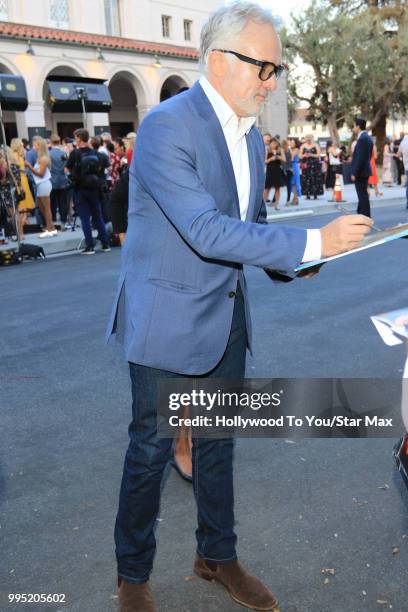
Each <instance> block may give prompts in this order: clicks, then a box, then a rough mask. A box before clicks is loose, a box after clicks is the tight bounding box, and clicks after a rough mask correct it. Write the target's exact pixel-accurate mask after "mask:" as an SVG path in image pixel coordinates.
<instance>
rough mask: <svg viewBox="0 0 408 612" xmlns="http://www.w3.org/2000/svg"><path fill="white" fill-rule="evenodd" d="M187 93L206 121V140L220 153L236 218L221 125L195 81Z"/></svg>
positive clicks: (236, 200)
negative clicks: (213, 143)
mask: <svg viewBox="0 0 408 612" xmlns="http://www.w3.org/2000/svg"><path fill="white" fill-rule="evenodd" d="M189 93H190V94H191V97H192V99H193V101H194V103H195V105H196V107H197V109H198V111H199V113H200V115H201V116H202V117H203V119H205V120H206V122H207V126H206V133H207V135H208V138H209V139H211V140H213V142H215V144H216V148H217V150H218V151H219V152H220V158H221V162H222V164H223V167H224V169H225V176H226V179H227V181H228V182H229V184H230V187H231V191H232V194H233V200H234V208H235V212H236V214H237V216H238V217H240V216H241V213H240V209H239V197H238V190H237V183H236V180H235V174H234V168H233V167H232V161H231V155H230V152H229V150H228V145H227V142H226V140H225V136H224V132H223V129H222V127H221V124H220V122H219V120H218V117H217V115H216V114H215V111H214V109H213V107H212V104H211V102H210V101H209V99H208V98H207V96H206V95H205V93H204V91H203V89H202V87H201V85H200V84H199V82H198V81H197V82H196V83H195V84H194V85H193V87H192V88H191V89H190V91H189Z"/></svg>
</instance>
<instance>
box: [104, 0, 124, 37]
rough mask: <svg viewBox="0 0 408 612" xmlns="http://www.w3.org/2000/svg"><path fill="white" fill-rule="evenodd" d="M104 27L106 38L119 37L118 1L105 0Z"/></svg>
mask: <svg viewBox="0 0 408 612" xmlns="http://www.w3.org/2000/svg"><path fill="white" fill-rule="evenodd" d="M105 25H106V33H107V35H108V36H120V35H121V31H120V14H119V1H118V0H105Z"/></svg>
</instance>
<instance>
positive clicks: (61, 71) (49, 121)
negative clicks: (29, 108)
mask: <svg viewBox="0 0 408 612" xmlns="http://www.w3.org/2000/svg"><path fill="white" fill-rule="evenodd" d="M56 75H58V76H69V77H73V78H74V79H75V77H78V76H82V75H80V74H79V72H78V71H77V70H75V68H72V67H71V66H57V67H56V68H53V69H52V70H51V71H50V72H49V73H48V74H47V77H46V79H45V81H44V84H43V99H44V118H45V129H46V131H47V133H48V134H51V133H57V134H58V135H59V136H60V138H65V137H69V138H72V134H73V132H74V130H76V129H77V128H80V127H83V122H82V115H81V113H53V112H52V110H51V107H50V104H49V101H48V85H47V78H48V77H49V76H56Z"/></svg>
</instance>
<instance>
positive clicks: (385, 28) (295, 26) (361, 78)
mask: <svg viewBox="0 0 408 612" xmlns="http://www.w3.org/2000/svg"><path fill="white" fill-rule="evenodd" d="M374 4H375V5H376V6H373V5H374ZM384 4H387V3H386V2H383V1H381V3H380V2H377V0H370V1H369V2H365V1H364V0H354V1H353V0H352V1H350V2H349V1H348V0H347V2H346V0H321V2H320V4H317V5H316V4H315V3H312V4H311V5H310V6H309V7H308V8H307V9H306V10H305V11H304V13H302V14H301V15H299V16H292V24H291V26H292V27H291V29H290V31H288V30H284V31H283V45H284V48H286V49H287V53H288V59H289V63H290V65H291V68H293V70H292V73H291V72H289V96H290V99H292V100H297V101H298V102H299V101H305V102H307V104H308V106H309V118H310V119H311V120H314V121H319V122H322V123H323V124H324V125H327V126H328V129H329V131H330V135H331V136H332V137H333V138H337V135H338V132H337V129H338V128H339V127H340V126H341V125H343V124H344V122H347V123H349V124H351V123H352V118H353V116H355V115H357V114H361V115H363V116H365V117H366V118H367V119H368V120H370V121H371V125H372V128H373V133H374V135H376V137H377V144H378V148H379V151H380V152H381V150H382V144H383V139H384V136H385V122H386V119H387V116H388V115H389V114H390V113H403V112H404V111H405V109H406V108H407V105H408V32H407V21H408V16H407V12H406V11H404V10H401V7H402V5H405V4H406V2H405V0H399V1H398V0H394V1H393V2H392V3H391V2H389V3H388V4H389V5H390V6H388V7H385V6H383V5H384ZM391 4H392V5H393V6H391ZM377 5H378V6H377ZM380 5H381V6H380ZM394 5H398V6H397V7H396V6H394ZM385 9H388V12H387V11H386V10H385ZM305 92H307V93H305Z"/></svg>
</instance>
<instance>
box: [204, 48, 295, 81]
mask: <svg viewBox="0 0 408 612" xmlns="http://www.w3.org/2000/svg"><path fill="white" fill-rule="evenodd" d="M213 51H219V52H220V53H232V55H235V57H237V58H238V59H240V60H241V62H247V63H248V64H254V66H259V67H260V71H259V74H258V76H259V78H260V79H261V81H268V80H269V79H270V78H271V76H272V75H275V79H279V77H280V76H281V74H282V72H283V71H284V70H288V66H287V64H278V65H276V64H274V63H273V62H262V61H261V60H256V59H254V58H253V57H248V56H247V55H242V53H238V52H237V51H230V50H228V49H213Z"/></svg>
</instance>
